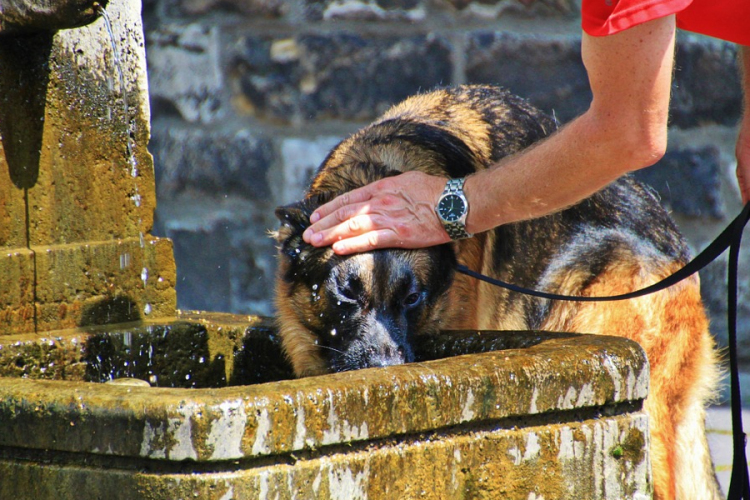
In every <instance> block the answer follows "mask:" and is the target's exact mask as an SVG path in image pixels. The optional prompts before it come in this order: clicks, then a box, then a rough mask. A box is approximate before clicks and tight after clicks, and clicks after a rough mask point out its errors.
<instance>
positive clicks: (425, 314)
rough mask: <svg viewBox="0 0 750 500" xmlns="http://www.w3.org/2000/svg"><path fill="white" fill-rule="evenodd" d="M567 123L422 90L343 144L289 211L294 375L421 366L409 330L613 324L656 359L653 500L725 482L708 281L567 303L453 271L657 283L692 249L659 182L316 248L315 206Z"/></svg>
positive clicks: (710, 492)
mask: <svg viewBox="0 0 750 500" xmlns="http://www.w3.org/2000/svg"><path fill="white" fill-rule="evenodd" d="M555 129H556V124H555V122H554V120H552V119H551V118H550V117H549V116H547V115H545V114H543V113H542V112H540V111H539V110H537V109H534V108H533V107H532V106H531V105H529V104H528V103H527V102H526V101H525V100H523V99H521V98H519V97H516V96H514V95H511V94H510V93H508V92H506V91H504V90H502V89H498V88H495V87H490V86H461V87H456V88H445V89H439V90H436V91H433V92H429V93H425V94H422V95H417V96H414V97H411V98H409V99H407V100H406V101H404V102H402V103H401V104H398V105H396V106H394V107H393V108H391V109H390V110H389V111H388V112H386V113H385V114H384V115H383V116H382V117H381V118H380V119H378V120H377V121H375V122H374V123H372V124H371V125H369V126H368V127H366V128H364V129H362V130H360V131H359V132H357V133H355V134H354V135H352V136H351V137H349V138H348V139H345V140H344V141H342V142H341V143H340V144H339V145H338V146H336V147H335V148H334V149H333V150H332V151H331V152H330V154H329V155H328V157H327V158H326V159H325V160H324V161H323V163H322V165H321V166H320V167H319V169H318V171H317V174H316V176H315V177H314V179H313V181H312V184H311V186H310V188H309V190H308V191H307V193H306V196H305V198H304V199H303V200H301V201H300V202H298V203H294V204H292V205H289V206H284V207H279V208H278V209H277V210H276V215H277V217H278V218H279V219H280V221H281V223H282V224H281V227H280V229H279V230H278V232H277V233H276V235H275V236H276V239H277V241H278V243H279V253H280V258H279V266H278V276H277V281H276V307H277V311H278V321H279V331H280V336H281V339H282V344H283V347H284V350H285V352H286V355H287V356H288V358H289V360H290V361H291V363H292V366H293V368H294V371H295V373H296V375H297V376H308V375H316V374H322V373H327V372H332V371H344V370H353V369H358V368H365V367H376V366H386V365H393V364H399V363H405V362H410V361H413V360H414V353H413V349H412V347H411V345H410V339H412V337H413V336H414V335H416V334H432V333H436V332H438V330H439V329H448V330H449V329H467V330H468V329H489V330H548V331H558V332H585V333H596V334H605V333H606V334H614V335H621V336H623V337H627V338H629V339H632V340H634V341H636V342H638V343H639V344H640V345H641V346H642V347H643V348H644V349H645V351H646V354H647V356H648V359H649V362H650V367H651V375H650V377H651V378H650V395H649V397H648V399H647V401H646V403H645V409H646V411H647V412H648V414H649V416H650V431H651V460H652V464H653V480H654V489H655V494H656V498H659V499H672V498H675V497H678V498H681V499H684V498H696V499H701V500H706V499H710V498H718V495H719V492H718V487H717V485H716V480H715V476H714V472H713V466H712V463H711V458H710V456H709V451H708V446H707V443H706V437H705V428H704V419H705V406H706V404H707V402H708V401H709V399H710V397H711V396H712V395H713V394H714V390H715V386H716V383H717V379H718V375H717V372H718V369H717V355H716V352H715V347H714V343H713V339H712V337H711V335H710V334H709V331H708V322H707V319H706V314H705V311H704V307H703V304H702V302H701V297H700V291H699V283H698V279H697V277H696V278H691V279H689V280H685V281H683V282H682V283H679V284H677V285H675V286H673V287H671V288H669V289H667V290H664V291H661V292H658V293H655V294H653V295H649V296H646V297H642V298H637V299H632V300H626V301H617V302H560V301H549V300H544V299H537V298H532V297H529V296H524V295H519V294H515V293H511V292H508V291H506V290H504V289H501V288H497V287H493V286H491V285H487V284H485V283H482V282H479V281H475V280H474V279H472V278H469V277H466V276H464V275H456V274H455V267H456V264H457V263H462V264H465V265H466V266H468V267H469V268H470V269H473V270H475V271H479V272H481V273H484V274H486V275H489V276H491V277H494V278H497V279H500V280H503V281H508V282H512V283H516V284H518V285H521V286H525V287H531V288H536V289H538V290H543V291H547V292H553V293H558V294H567V295H588V296H603V295H616V294H622V293H626V292H630V291H633V290H636V289H639V288H642V287H644V286H647V285H650V284H652V283H654V282H656V281H658V280H660V279H662V278H664V277H665V276H667V275H669V274H671V273H673V272H674V271H676V270H677V269H679V268H681V267H682V266H683V265H684V264H685V263H686V262H687V261H688V260H689V252H688V249H687V247H686V245H685V243H684V241H683V240H682V238H681V236H680V234H679V233H678V231H677V229H676V227H675V225H674V223H673V222H672V220H671V219H670V217H669V216H668V215H667V213H666V212H665V211H664V209H663V208H662V207H661V206H660V204H659V202H658V200H657V199H656V198H655V196H654V195H653V194H652V192H651V191H650V190H649V189H647V188H646V187H644V186H643V185H641V184H639V183H638V182H636V181H635V180H633V179H631V178H628V177H627V176H626V177H624V178H622V179H621V180H619V181H617V182H615V183H613V184H611V185H609V186H608V187H606V188H605V189H603V190H602V191H600V192H598V193H597V194H595V195H593V196H592V197H590V198H588V199H586V200H584V201H582V202H581V203H579V204H577V205H575V206H573V207H570V208H568V209H566V210H563V211H561V212H558V213H555V214H553V215H549V216H547V217H543V218H540V219H536V220H530V221H524V222H518V223H514V224H508V225H504V226H501V227H498V228H496V229H494V230H492V231H488V232H485V233H482V234H477V235H475V236H474V237H473V238H470V239H466V240H461V241H459V242H453V243H449V244H444V245H440V246H435V247H431V248H426V249H420V250H403V249H389V250H377V251H372V252H366V253H361V254H358V255H351V256H337V255H335V254H334V253H333V251H332V250H331V249H330V248H315V247H312V246H310V245H308V244H306V243H305V242H304V241H303V239H302V233H303V231H304V230H305V228H307V227H308V225H309V217H310V214H311V213H312V211H313V210H314V209H315V208H316V207H318V206H319V205H321V204H322V203H324V202H327V201H329V200H331V199H333V197H335V196H337V195H339V194H341V193H344V192H346V191H349V190H351V189H354V188H357V187H360V186H363V185H365V184H367V183H369V182H372V181H374V180H376V179H380V178H383V177H384V176H389V175H397V174H399V173H400V172H403V171H406V170H420V171H423V172H425V173H428V174H434V175H440V176H444V177H446V178H447V177H454V178H455V177H463V176H466V175H469V174H471V173H472V172H476V171H477V170H479V169H484V168H487V167H489V166H490V165H492V164H494V163H496V162H497V161H498V160H501V159H502V158H503V157H506V156H508V155H512V154H514V153H517V152H519V151H521V150H522V149H524V148H526V147H529V146H531V145H532V144H533V143H534V142H535V141H537V140H539V139H542V138H543V137H545V136H547V135H548V134H550V133H552V132H553V131H554V130H555Z"/></svg>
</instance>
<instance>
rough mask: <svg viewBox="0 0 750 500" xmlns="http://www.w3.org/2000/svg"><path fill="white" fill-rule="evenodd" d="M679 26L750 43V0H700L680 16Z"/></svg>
mask: <svg viewBox="0 0 750 500" xmlns="http://www.w3.org/2000/svg"><path fill="white" fill-rule="evenodd" d="M677 27H678V28H681V29H684V30H688V31H695V32H697V33H703V34H704V35H709V36H713V37H716V38H721V39H723V40H728V41H730V42H734V43H739V44H742V45H750V3H748V2H747V1H746V0H707V1H702V2H699V1H697V0H696V1H695V2H693V3H692V4H691V5H690V6H689V7H688V8H686V9H685V10H684V11H682V12H680V14H679V15H678V16H677Z"/></svg>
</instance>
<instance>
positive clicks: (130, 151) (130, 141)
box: [96, 4, 151, 316]
mask: <svg viewBox="0 0 750 500" xmlns="http://www.w3.org/2000/svg"><path fill="white" fill-rule="evenodd" d="M96 8H97V10H98V11H99V14H100V15H101V17H102V19H103V21H104V26H105V27H106V29H107V34H108V35H109V41H110V44H111V46H112V60H113V63H114V67H115V70H116V72H117V79H118V82H119V85H120V99H121V101H122V107H123V113H124V117H125V120H126V123H127V127H126V134H125V135H126V148H127V163H128V167H129V173H130V176H131V177H132V178H133V195H132V196H131V197H130V198H131V200H132V201H133V203H134V204H135V206H136V208H138V209H140V207H141V194H140V191H139V189H138V182H137V178H138V159H137V158H136V155H135V136H136V121H135V119H131V117H130V106H129V103H128V92H127V89H126V87H125V74H124V72H123V69H122V61H121V59H120V50H119V47H118V45H117V38H116V37H115V34H114V31H113V29H112V21H111V20H110V17H109V14H108V13H107V10H106V9H105V8H104V7H103V6H102V5H100V4H96ZM113 92H114V90H113ZM138 236H139V241H140V246H141V249H142V250H143V249H145V246H146V243H145V238H144V231H143V218H142V216H141V210H139V211H138ZM142 254H143V262H142V268H141V281H143V289H144V291H145V290H146V287H147V284H148V277H149V271H148V267H147V263H146V253H145V251H143V252H142ZM129 265H130V255H129V254H123V255H121V256H120V268H121V269H123V268H124V267H123V266H129ZM143 314H144V315H146V316H148V315H149V314H151V304H148V303H147V304H146V305H145V306H144V308H143Z"/></svg>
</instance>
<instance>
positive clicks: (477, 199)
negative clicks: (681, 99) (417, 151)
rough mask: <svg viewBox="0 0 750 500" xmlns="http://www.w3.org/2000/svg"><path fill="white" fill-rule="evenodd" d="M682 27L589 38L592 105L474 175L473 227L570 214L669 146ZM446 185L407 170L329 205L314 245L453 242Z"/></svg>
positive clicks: (661, 22)
mask: <svg viewBox="0 0 750 500" xmlns="http://www.w3.org/2000/svg"><path fill="white" fill-rule="evenodd" d="M674 37H675V21H674V16H667V17H664V18H660V19H656V20H653V21H649V22H647V23H643V24H641V25H639V26H636V27H634V28H631V29H628V30H625V31H622V32H620V33H618V34H615V35H610V36H606V37H591V36H589V35H587V34H585V33H584V35H583V43H582V55H583V61H584V65H585V66H586V69H587V71H588V75H589V81H590V84H591V89H592V92H593V100H592V103H591V106H590V108H589V109H588V110H587V111H586V112H585V113H584V114H582V115H581V116H579V117H578V118H576V119H575V120H573V121H572V122H570V123H569V124H568V125H566V126H565V127H563V128H562V129H561V130H559V131H558V132H556V133H555V134H553V135H552V136H550V137H549V138H547V139H545V140H544V141H541V142H540V143H538V144H537V145H535V146H533V147H531V148H529V149H527V150H525V151H523V152H521V153H519V154H517V155H514V156H512V157H510V158H507V159H505V160H503V161H501V162H500V163H499V164H497V165H495V166H493V167H492V168H490V169H488V170H485V171H481V172H478V173H476V174H474V175H472V176H470V177H469V178H468V179H467V181H466V184H465V186H464V190H465V193H466V195H467V198H468V199H469V203H470V210H469V216H468V220H467V230H468V231H469V232H470V233H477V232H481V231H486V230H488V229H491V228H493V227H496V226H498V225H501V224H506V223H509V222H514V221H519V220H524V219H529V218H534V217H539V216H542V215H546V214H548V213H551V212H554V211H557V210H560V209H563V208H565V207H567V206H570V205H572V204H574V203H576V202H578V201H580V200H581V199H583V198H585V197H587V196H589V195H591V194H593V193H594V192H596V191H598V190H599V189H601V188H603V187H604V186H606V185H607V184H609V183H610V182H612V181H614V180H615V179H617V178H618V177H620V176H621V175H622V174H624V173H626V172H628V171H631V170H636V169H638V168H642V167H645V166H648V165H651V164H653V163H655V162H656V161H657V160H658V159H659V158H660V157H661V156H662V155H663V154H664V150H665V149H666V128H667V117H668V112H669V91H670V86H671V78H672V67H673V57H674ZM444 185H445V179H441V178H437V177H429V176H426V175H424V174H421V173H416V172H415V173H407V174H403V175H400V176H396V177H392V178H389V179H386V180H382V181H378V182H376V183H373V184H370V185H368V186H365V187H364V188H360V189H358V190H354V191H352V192H351V193H347V195H345V196H342V197H339V198H337V199H335V200H333V201H332V202H330V203H328V204H326V205H323V206H322V207H320V208H319V209H318V210H317V211H316V212H315V214H313V217H312V219H311V221H312V222H313V224H312V226H311V228H310V229H309V230H308V231H306V232H305V239H306V241H308V242H310V243H312V244H314V245H317V246H324V245H330V244H333V249H334V251H335V252H336V253H339V254H346V253H353V252H357V251H366V250H371V249H373V248H384V247H393V246H399V247H405V248H419V247H424V246H429V245H434V244H438V243H444V242H446V241H448V236H447V234H446V233H445V231H444V230H443V229H442V226H441V225H440V223H439V221H438V219H437V216H436V214H435V212H434V206H435V203H436V201H437V199H438V197H439V195H440V193H441V192H442V190H443V187H444Z"/></svg>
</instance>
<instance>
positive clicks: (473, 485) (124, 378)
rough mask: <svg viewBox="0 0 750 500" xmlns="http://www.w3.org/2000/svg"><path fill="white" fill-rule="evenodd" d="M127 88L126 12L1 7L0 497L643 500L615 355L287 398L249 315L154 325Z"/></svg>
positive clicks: (41, 4) (442, 348)
mask: <svg viewBox="0 0 750 500" xmlns="http://www.w3.org/2000/svg"><path fill="white" fill-rule="evenodd" d="M145 68H146V64H145V50H144V42H143V31H142V26H141V19H140V3H139V2H138V1H137V0H115V1H112V2H110V3H109V4H106V5H105V2H98V3H97V2H93V1H91V0H66V1H58V2H45V1H43V0H38V1H36V2H34V1H23V0H0V249H2V252H1V253H0V499H6V498H8V499H10V498H34V499H48V498H49V499H52V498H55V499H73V498H108V499H119V498H122V499H140V498H144V499H168V498H170V499H171V498H188V497H190V498H205V499H230V498H236V499H247V498H260V499H265V498H269V499H270V498H274V499H276V498H278V499H292V498H296V499H300V498H311V499H312V498H342V499H363V498H371V499H383V498H426V499H452V498H510V499H515V498H517V499H523V500H528V499H532V498H533V499H540V498H563V497H565V498H618V499H619V498H649V497H650V492H651V479H650V466H649V456H648V453H647V449H648V439H649V437H648V426H647V419H646V416H645V414H644V413H643V412H642V411H641V406H642V402H643V399H644V398H645V397H646V394H647V381H648V365H647V362H646V359H645V356H644V354H643V352H642V350H641V349H640V347H638V346H637V345H636V344H634V343H632V342H629V341H627V340H625V339H622V338H615V337H611V338H610V337H594V336H586V335H568V334H566V335H563V334H553V333H544V334H543V333H535V332H480V333H473V334H472V335H470V336H467V335H465V334H461V333H455V332H454V333H453V334H451V335H446V336H445V337H441V338H439V339H420V340H419V341H418V344H419V345H418V351H419V352H420V353H421V354H420V357H421V362H420V363H416V364H410V365H404V366H398V367H391V368H387V369H369V370H361V371H357V372H349V373H342V374H333V375H327V376H322V377H312V378H309V379H303V380H291V379H290V372H289V369H288V367H287V365H286V363H285V361H284V359H283V356H282V355H281V352H280V349H279V346H278V341H277V339H276V337H275V334H274V330H273V323H272V321H271V320H269V319H268V318H258V317H247V316H238V315H229V314H222V313H207V312H181V311H176V310H175V303H176V301H175V291H174V284H175V274H176V271H175V264H174V259H173V254H172V246H171V243H170V241H169V240H167V239H163V238H162V239H160V238H155V237H153V236H152V235H151V234H150V230H151V226H152V222H153V213H154V208H155V203H156V199H155V190H154V176H153V162H152V158H151V156H150V154H149V152H148V150H147V145H148V140H149V109H148V90H147V79H146V70H145ZM454 355H459V356H458V357H446V356H454ZM439 358H440V359H439ZM102 382H109V383H102Z"/></svg>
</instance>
